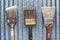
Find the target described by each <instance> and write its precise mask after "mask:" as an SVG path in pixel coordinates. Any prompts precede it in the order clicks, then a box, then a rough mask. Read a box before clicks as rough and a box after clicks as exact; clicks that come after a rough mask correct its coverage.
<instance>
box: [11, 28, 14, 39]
mask: <svg viewBox="0 0 60 40" xmlns="http://www.w3.org/2000/svg"><path fill="white" fill-rule="evenodd" d="M11 40H14V29H13V28H11Z"/></svg>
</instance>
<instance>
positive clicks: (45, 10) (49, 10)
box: [42, 7, 55, 19]
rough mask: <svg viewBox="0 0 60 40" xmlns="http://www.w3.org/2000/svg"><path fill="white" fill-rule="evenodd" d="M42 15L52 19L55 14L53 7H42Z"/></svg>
mask: <svg viewBox="0 0 60 40" xmlns="http://www.w3.org/2000/svg"><path fill="white" fill-rule="evenodd" d="M42 13H43V17H44V18H47V19H53V17H54V14H55V7H42Z"/></svg>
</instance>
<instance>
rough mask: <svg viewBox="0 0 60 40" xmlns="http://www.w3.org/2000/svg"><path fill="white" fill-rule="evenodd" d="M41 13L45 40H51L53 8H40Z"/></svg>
mask: <svg viewBox="0 0 60 40" xmlns="http://www.w3.org/2000/svg"><path fill="white" fill-rule="evenodd" d="M42 13H43V17H44V25H45V27H46V40H51V27H52V26H53V21H54V19H53V18H54V15H55V7H42Z"/></svg>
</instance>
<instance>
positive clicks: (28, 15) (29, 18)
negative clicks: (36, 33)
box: [24, 9, 36, 40]
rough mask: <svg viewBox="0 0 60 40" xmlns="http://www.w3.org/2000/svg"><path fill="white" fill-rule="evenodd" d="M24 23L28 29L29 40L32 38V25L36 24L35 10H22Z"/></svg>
mask: <svg viewBox="0 0 60 40" xmlns="http://www.w3.org/2000/svg"><path fill="white" fill-rule="evenodd" d="M24 23H25V25H27V26H28V29H29V40H32V26H33V25H36V10H34V9H27V10H24Z"/></svg>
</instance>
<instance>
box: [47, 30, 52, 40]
mask: <svg viewBox="0 0 60 40" xmlns="http://www.w3.org/2000/svg"><path fill="white" fill-rule="evenodd" d="M50 30H51V29H49V30H47V31H46V40H51V31H50Z"/></svg>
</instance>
